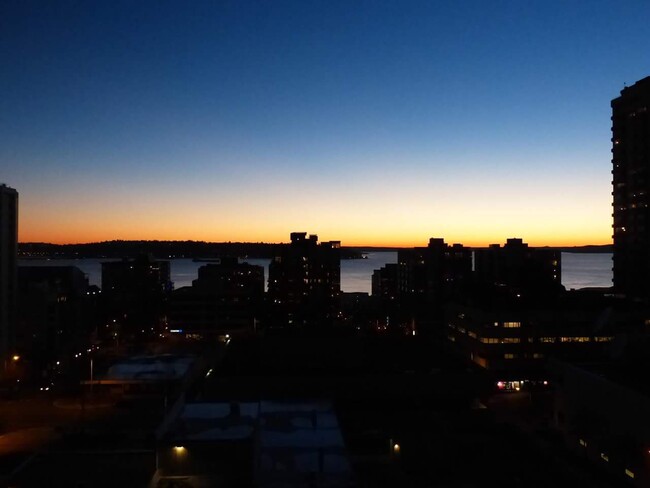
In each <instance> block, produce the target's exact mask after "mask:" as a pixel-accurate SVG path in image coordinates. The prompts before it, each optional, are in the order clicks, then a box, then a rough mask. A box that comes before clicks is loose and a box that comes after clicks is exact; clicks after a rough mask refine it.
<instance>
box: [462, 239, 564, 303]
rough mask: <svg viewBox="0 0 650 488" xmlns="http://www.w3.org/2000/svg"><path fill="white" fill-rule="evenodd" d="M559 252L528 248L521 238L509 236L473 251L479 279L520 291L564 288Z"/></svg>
mask: <svg viewBox="0 0 650 488" xmlns="http://www.w3.org/2000/svg"><path fill="white" fill-rule="evenodd" d="M561 259H562V254H561V252H560V251H554V250H550V249H538V248H531V247H528V244H526V243H525V242H523V241H522V240H521V239H508V240H507V241H506V244H505V245H504V246H503V247H501V246H500V245H499V244H492V245H490V247H488V248H483V249H477V250H476V251H475V252H474V269H475V271H476V277H477V281H478V282H479V283H481V284H486V285H497V286H505V287H508V288H510V289H512V290H515V291H519V292H523V293H526V292H532V293H547V292H549V293H555V292H557V291H560V290H562V289H563V288H562V276H561V262H562V261H561Z"/></svg>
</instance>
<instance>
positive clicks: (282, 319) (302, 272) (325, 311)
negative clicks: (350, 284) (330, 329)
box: [268, 232, 341, 327]
mask: <svg viewBox="0 0 650 488" xmlns="http://www.w3.org/2000/svg"><path fill="white" fill-rule="evenodd" d="M340 247H341V243H340V242H339V241H331V242H321V243H320V244H319V243H318V237H317V236H316V235H310V236H309V237H307V233H306V232H293V233H292V234H291V244H283V245H281V246H280V247H279V248H278V253H277V255H276V257H275V258H274V259H273V260H272V261H271V263H270V265H269V292H268V298H269V314H270V320H271V322H272V324H273V325H280V326H284V327H298V326H302V325H330V324H332V323H333V321H334V319H335V318H336V314H337V313H338V306H339V298H340V294H341V253H340Z"/></svg>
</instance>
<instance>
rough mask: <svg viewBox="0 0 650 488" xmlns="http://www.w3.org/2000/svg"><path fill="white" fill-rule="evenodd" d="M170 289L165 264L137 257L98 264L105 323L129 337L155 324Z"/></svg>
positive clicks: (167, 270)
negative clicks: (118, 326)
mask: <svg viewBox="0 0 650 488" xmlns="http://www.w3.org/2000/svg"><path fill="white" fill-rule="evenodd" d="M171 289H172V282H171V280H170V272H169V261H157V260H154V259H153V258H152V257H150V256H146V255H141V256H138V257H137V258H135V259H124V260H122V261H111V262H104V263H102V297H103V299H104V303H105V311H106V315H107V319H108V320H109V321H117V322H116V323H118V324H120V325H121V326H122V327H123V328H124V329H123V332H126V333H133V332H135V331H139V330H142V329H144V328H147V329H148V328H149V327H153V326H156V325H158V324H159V322H160V320H161V317H162V315H163V305H164V301H165V299H166V297H167V295H168V293H169V292H171Z"/></svg>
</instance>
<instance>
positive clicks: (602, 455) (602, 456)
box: [600, 452, 609, 462]
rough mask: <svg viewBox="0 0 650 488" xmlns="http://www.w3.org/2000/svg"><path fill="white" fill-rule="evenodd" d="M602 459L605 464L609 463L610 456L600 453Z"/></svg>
mask: <svg viewBox="0 0 650 488" xmlns="http://www.w3.org/2000/svg"><path fill="white" fill-rule="evenodd" d="M600 459H602V460H603V461H605V462H609V456H608V455H607V454H605V453H604V452H601V453H600Z"/></svg>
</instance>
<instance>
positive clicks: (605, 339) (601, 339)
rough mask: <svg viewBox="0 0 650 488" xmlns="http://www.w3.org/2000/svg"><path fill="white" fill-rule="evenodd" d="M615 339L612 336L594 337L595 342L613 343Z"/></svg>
mask: <svg viewBox="0 0 650 488" xmlns="http://www.w3.org/2000/svg"><path fill="white" fill-rule="evenodd" d="M612 339H614V338H613V337H612V336H600V337H594V342H611V341H612Z"/></svg>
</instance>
